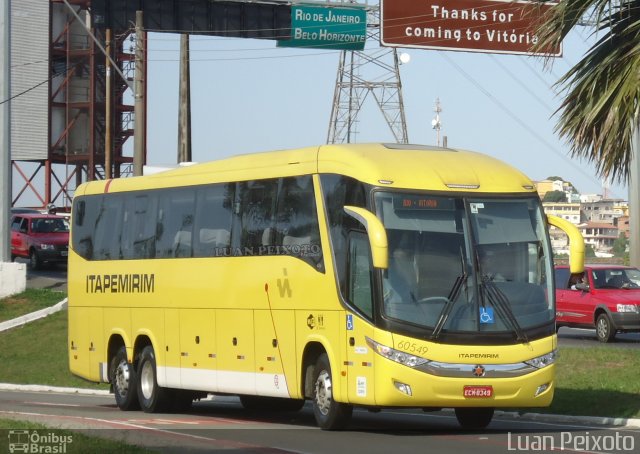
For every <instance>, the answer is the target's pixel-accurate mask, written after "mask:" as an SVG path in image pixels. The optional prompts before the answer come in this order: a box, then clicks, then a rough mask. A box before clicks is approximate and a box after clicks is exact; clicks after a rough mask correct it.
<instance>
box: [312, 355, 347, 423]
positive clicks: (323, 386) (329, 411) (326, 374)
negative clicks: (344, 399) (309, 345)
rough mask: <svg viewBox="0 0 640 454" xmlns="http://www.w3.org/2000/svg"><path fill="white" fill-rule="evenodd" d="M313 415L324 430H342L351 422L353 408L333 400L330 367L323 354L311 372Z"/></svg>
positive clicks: (327, 359)
mask: <svg viewBox="0 0 640 454" xmlns="http://www.w3.org/2000/svg"><path fill="white" fill-rule="evenodd" d="M312 402H313V415H314V416H315V418H316V423H317V424H318V427H320V428H321V429H324V430H340V429H344V428H345V427H346V426H347V424H349V421H350V420H351V414H352V412H353V407H352V406H351V405H348V404H343V403H339V402H336V401H335V400H333V378H332V376H331V365H330V364H329V358H328V357H327V355H326V354H325V353H323V354H322V355H320V357H319V358H318V361H317V362H316V367H315V369H314V371H313V399H312Z"/></svg>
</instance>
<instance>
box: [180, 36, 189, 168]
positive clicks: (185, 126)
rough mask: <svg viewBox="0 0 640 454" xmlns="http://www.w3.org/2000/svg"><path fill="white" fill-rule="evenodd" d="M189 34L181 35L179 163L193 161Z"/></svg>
mask: <svg viewBox="0 0 640 454" xmlns="http://www.w3.org/2000/svg"><path fill="white" fill-rule="evenodd" d="M189 59H190V56H189V34H188V33H183V34H182V35H180V89H179V92H180V93H179V95H180V100H179V103H180V106H179V108H178V163H181V162H191V160H192V159H191V82H190V78H191V76H190V74H191V71H190V68H189Z"/></svg>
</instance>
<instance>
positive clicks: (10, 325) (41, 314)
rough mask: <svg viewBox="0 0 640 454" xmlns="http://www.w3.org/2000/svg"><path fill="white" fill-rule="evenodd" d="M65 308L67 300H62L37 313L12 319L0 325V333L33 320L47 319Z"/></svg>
mask: <svg viewBox="0 0 640 454" xmlns="http://www.w3.org/2000/svg"><path fill="white" fill-rule="evenodd" d="M66 307H67V298H65V299H63V300H62V301H60V302H59V303H57V304H55V305H53V306H51V307H45V308H44V309H40V310H39V311H35V312H31V313H30V314H26V315H22V316H20V317H17V318H14V319H11V320H7V321H5V322H2V323H0V333H1V332H2V331H6V330H8V329H12V328H17V327H18V326H22V325H26V324H27V323H29V322H33V321H35V320H40V319H41V318H45V317H48V316H49V315H51V314H55V313H56V312H60V311H61V310H63V309H65V308H66Z"/></svg>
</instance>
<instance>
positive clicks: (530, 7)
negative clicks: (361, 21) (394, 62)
mask: <svg viewBox="0 0 640 454" xmlns="http://www.w3.org/2000/svg"><path fill="white" fill-rule="evenodd" d="M556 4H557V3H552V2H549V3H538V2H528V1H527V2H518V1H500V0H421V1H415V0H380V5H381V7H380V8H381V13H380V14H381V28H380V43H381V44H382V45H383V46H392V47H416V48H424V49H440V50H462V51H470V52H495V53H507V54H532V53H533V52H532V48H533V46H535V45H536V44H537V43H538V40H539V37H538V35H537V29H538V27H539V26H540V24H541V23H542V21H543V20H544V16H545V14H546V13H547V12H549V10H550V8H553V7H554V6H555V5H556ZM537 53H538V54H549V55H554V56H561V55H562V48H561V47H560V46H559V47H558V48H554V49H544V50H542V51H538V52H537Z"/></svg>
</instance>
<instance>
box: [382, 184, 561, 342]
mask: <svg viewBox="0 0 640 454" xmlns="http://www.w3.org/2000/svg"><path fill="white" fill-rule="evenodd" d="M375 204H376V210H377V214H378V216H379V218H380V219H381V220H382V221H383V223H384V226H385V228H386V230H387V237H388V243H389V267H388V269H386V270H384V272H383V273H382V275H381V276H382V290H383V291H382V301H381V302H380V304H382V307H383V310H382V313H383V316H385V317H386V318H387V319H392V320H394V321H396V322H400V323H403V324H410V325H413V326H417V327H420V328H423V329H426V330H428V331H430V337H431V338H432V339H434V340H435V339H438V338H439V337H440V335H442V334H444V333H447V334H452V333H453V334H455V333H460V334H465V333H466V334H477V333H492V332H494V333H498V332H503V333H505V332H508V333H509V334H512V335H513V336H514V337H515V338H516V339H517V340H518V341H523V342H524V341H526V339H527V331H528V330H529V331H530V330H531V329H532V328H535V327H540V326H543V325H548V324H549V323H551V322H552V321H553V320H554V312H555V308H554V307H553V301H554V299H553V298H552V297H551V298H549V295H553V288H552V282H551V280H550V279H548V276H550V275H551V269H552V268H551V257H550V253H549V245H548V243H547V235H546V231H545V228H546V227H545V224H544V221H543V219H544V218H543V215H542V210H541V208H540V202H539V200H538V199H537V198H535V197H527V198H504V197H502V198H495V199H493V198H465V197H443V196H433V195H428V194H420V193H397V192H376V194H375Z"/></svg>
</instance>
